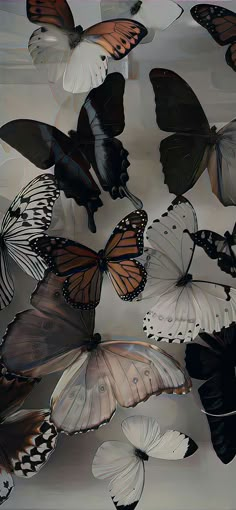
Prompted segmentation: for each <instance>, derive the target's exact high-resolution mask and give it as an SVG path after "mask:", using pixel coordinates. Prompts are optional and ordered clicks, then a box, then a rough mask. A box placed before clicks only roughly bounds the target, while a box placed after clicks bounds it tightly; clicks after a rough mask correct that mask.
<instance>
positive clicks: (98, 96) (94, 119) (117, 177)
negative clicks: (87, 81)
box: [77, 73, 142, 208]
mask: <svg viewBox="0 0 236 510" xmlns="http://www.w3.org/2000/svg"><path fill="white" fill-rule="evenodd" d="M124 90H125V80H124V78H123V76H122V75H121V74H119V73H111V74H109V75H108V76H107V77H106V80H105V81H104V83H103V84H102V85H101V86H100V87H97V88H95V89H93V90H92V91H91V92H90V93H89V95H88V96H87V98H86V100H85V103H84V105H83V106H82V109H81V111H80V115H79V120H78V125H77V132H78V140H79V144H80V147H81V149H82V151H83V153H84V154H85V155H86V157H87V159H88V160H89V161H90V162H91V165H92V167H93V169H94V170H95V172H96V174H97V177H98V179H99V182H100V184H101V186H102V188H103V189H104V191H108V192H109V193H110V195H111V197H112V198H113V199H116V198H118V197H119V198H123V197H124V196H128V198H130V200H131V201H133V203H135V204H136V207H137V208H140V207H142V205H141V202H140V201H139V200H137V199H136V198H135V197H134V196H133V195H132V194H131V193H130V192H129V191H128V189H127V187H126V182H127V181H128V179H129V176H128V173H127V168H128V166H129V165H130V163H129V161H128V159H127V156H128V152H127V151H126V149H124V147H123V144H122V143H121V142H120V140H117V139H116V138H114V137H115V136H118V135H119V134H121V133H122V132H123V130H124V127H125V118H124V105H123V97H124Z"/></svg>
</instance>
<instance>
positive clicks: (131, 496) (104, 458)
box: [92, 416, 198, 510]
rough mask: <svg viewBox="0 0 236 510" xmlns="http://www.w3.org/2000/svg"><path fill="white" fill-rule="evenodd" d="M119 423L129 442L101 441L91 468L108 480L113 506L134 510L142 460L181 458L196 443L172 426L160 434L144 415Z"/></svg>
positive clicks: (142, 472) (191, 451)
mask: <svg viewBox="0 0 236 510" xmlns="http://www.w3.org/2000/svg"><path fill="white" fill-rule="evenodd" d="M121 426H122V430H123V432H124V434H125V436H126V437H127V439H128V440H129V441H130V443H123V442H121V441H106V442H105V443H103V444H102V445H101V446H100V447H99V448H98V450H97V453H96V455H95V457H94V460H93V465H92V472H93V475H94V476H95V478H100V479H101V480H109V492H110V495H111V498H112V500H113V503H114V504H115V506H116V508H117V509H119V508H120V509H122V510H125V509H127V510H134V509H135V507H136V505H137V504H138V502H139V500H140V498H141V496H142V492H143V488H144V478H145V469H144V462H145V461H147V460H148V459H149V457H153V458H156V459H166V460H179V459H184V458H185V457H189V456H190V455H193V454H194V453H195V452H196V450H197V448H198V447H197V445H196V443H195V442H194V441H193V440H192V439H191V438H190V437H188V436H186V435H185V434H181V432H177V431H176V430H167V431H166V432H165V433H164V434H163V435H161V433H160V427H159V425H158V423H157V421H156V420H155V419H154V418H149V417H147V416H131V417H129V418H127V419H126V420H124V421H123V422H122V425H121Z"/></svg>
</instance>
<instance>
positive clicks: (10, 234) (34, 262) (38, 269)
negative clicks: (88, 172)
mask: <svg viewBox="0 0 236 510" xmlns="http://www.w3.org/2000/svg"><path fill="white" fill-rule="evenodd" d="M58 196H59V191H58V189H57V186H56V182H55V179H54V177H53V176H52V175H50V174H44V175H40V176H38V177H36V178H35V179H33V180H32V181H31V182H29V184H27V185H26V186H25V187H24V188H23V189H22V190H21V191H20V193H19V194H18V195H17V196H16V197H15V199H14V200H13V202H12V203H11V205H10V207H9V209H8V210H7V212H6V214H5V215H4V217H3V219H2V225H1V231H0V310H2V309H3V308H5V307H6V306H7V305H9V303H10V302H11V300H12V298H13V295H14V282H13V278H12V276H11V273H10V268H9V259H10V258H11V259H13V261H14V262H16V264H18V266H19V267H20V268H21V269H23V271H25V272H26V273H27V274H28V275H29V276H31V277H32V278H35V279H36V280H40V279H41V278H43V275H44V271H45V269H46V267H47V266H46V264H45V263H44V261H43V259H42V258H41V257H38V256H37V255H36V253H35V252H34V251H33V250H32V247H31V246H30V244H29V241H30V239H33V238H34V237H38V236H41V235H43V232H44V231H45V230H46V229H47V228H48V227H49V226H50V223H51V218H52V210H53V205H54V202H55V200H56V199H57V198H58Z"/></svg>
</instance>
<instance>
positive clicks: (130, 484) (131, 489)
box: [92, 441, 144, 510]
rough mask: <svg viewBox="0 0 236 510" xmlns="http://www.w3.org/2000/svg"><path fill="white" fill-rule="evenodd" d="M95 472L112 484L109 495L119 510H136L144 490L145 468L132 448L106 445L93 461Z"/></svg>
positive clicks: (124, 444) (111, 444)
mask: <svg viewBox="0 0 236 510" xmlns="http://www.w3.org/2000/svg"><path fill="white" fill-rule="evenodd" d="M92 472H93V475H94V476H95V478H99V479H100V480H109V493H110V495H111V498H112V500H113V503H114V505H115V507H116V508H117V509H118V510H119V509H122V510H134V509H135V508H136V506H137V504H138V502H139V500H140V498H141V496H142V492H143V487H144V464H143V462H142V461H141V459H138V458H137V457H136V455H135V451H134V448H133V447H132V446H131V445H129V444H126V443H122V442H120V441H107V442H105V443H103V444H102V445H101V446H100V447H99V448H98V450H97V452H96V454H95V457H94V459H93V464H92Z"/></svg>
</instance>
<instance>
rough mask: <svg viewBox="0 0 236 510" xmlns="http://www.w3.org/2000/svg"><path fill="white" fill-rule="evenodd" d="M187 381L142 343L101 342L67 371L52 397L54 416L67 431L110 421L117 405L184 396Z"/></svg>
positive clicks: (171, 361) (160, 353)
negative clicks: (155, 397)
mask: <svg viewBox="0 0 236 510" xmlns="http://www.w3.org/2000/svg"><path fill="white" fill-rule="evenodd" d="M190 388H191V381H190V379H189V378H188V376H187V374H186V373H185V372H184V370H183V369H182V368H181V367H180V365H179V364H178V363H177V362H176V361H175V360H174V359H173V358H172V357H171V356H169V355H168V354H166V353H165V352H164V351H161V350H159V349H156V348H155V347H154V346H152V345H151V344H148V343H145V342H142V343H140V342H135V341H130V342H125V341H117V342H114V341H111V342H102V343H101V344H99V345H98V347H97V349H96V351H93V352H92V353H91V354H88V353H84V354H82V356H80V357H79V358H78V360H77V361H76V363H74V365H72V366H70V367H69V368H67V370H66V371H65V372H64V374H63V376H62V377H61V379H60V381H59V383H58V385H57V387H56V389H55V390H54V393H53V396H52V404H51V405H52V418H53V421H54V423H55V424H56V426H57V427H58V428H59V429H60V430H64V431H65V432H67V433H70V434H72V433H75V432H81V431H83V432H86V431H88V430H91V429H96V428H98V427H99V426H100V425H101V424H103V423H107V422H108V421H110V419H111V417H112V416H113V414H114V412H115V410H116V403H117V402H118V403H119V404H120V405H121V406H123V407H134V406H135V405H137V404H138V403H140V402H141V401H145V400H147V399H148V398H149V396H151V395H153V394H156V395H158V394H160V393H162V392H167V393H177V394H182V393H186V392H188V391H189V390H190Z"/></svg>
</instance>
